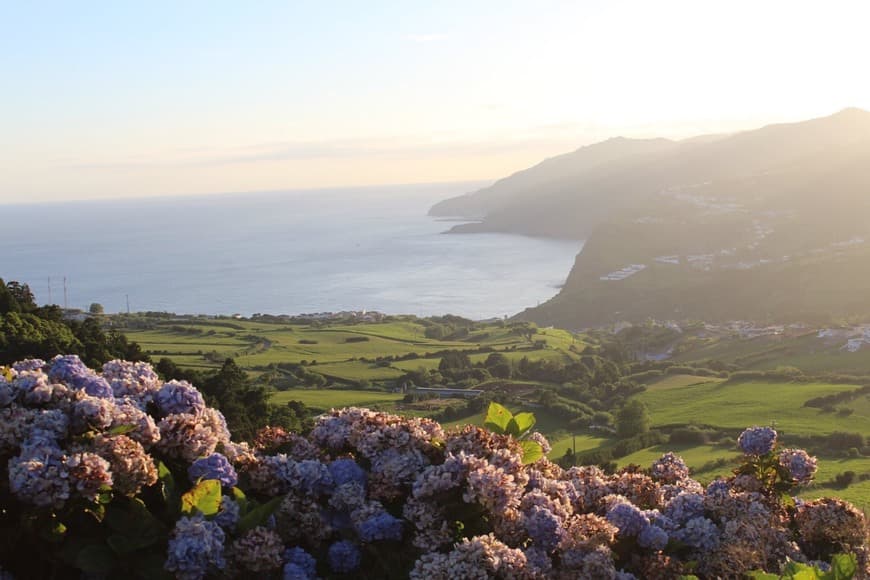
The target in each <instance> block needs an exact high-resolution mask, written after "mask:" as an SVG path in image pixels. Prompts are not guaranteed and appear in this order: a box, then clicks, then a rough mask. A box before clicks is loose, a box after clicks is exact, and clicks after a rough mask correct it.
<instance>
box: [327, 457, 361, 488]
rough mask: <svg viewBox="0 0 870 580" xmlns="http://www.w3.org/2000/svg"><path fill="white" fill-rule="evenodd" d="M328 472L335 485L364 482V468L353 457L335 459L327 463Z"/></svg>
mask: <svg viewBox="0 0 870 580" xmlns="http://www.w3.org/2000/svg"><path fill="white" fill-rule="evenodd" d="M329 473H330V475H332V479H333V481H335V485H336V486H339V485H344V484H345V483H354V482H355V483H359V484H360V485H365V484H366V472H365V470H364V469H363V468H362V467H360V466H359V464H358V463H357V462H356V461H354V460H353V459H336V460H335V461H333V462H332V463H330V464H329Z"/></svg>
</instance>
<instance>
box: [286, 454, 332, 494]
mask: <svg viewBox="0 0 870 580" xmlns="http://www.w3.org/2000/svg"><path fill="white" fill-rule="evenodd" d="M288 483H290V486H291V487H292V488H293V489H297V490H299V491H303V492H305V493H307V494H309V495H322V494H328V493H331V492H332V490H333V489H334V488H335V482H334V481H333V480H332V475H330V473H329V468H327V467H326V466H325V465H324V464H322V463H321V462H320V461H317V460H316V459H305V460H303V461H296V462H293V463H291V470H290V479H289V481H288Z"/></svg>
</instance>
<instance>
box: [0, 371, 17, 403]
mask: <svg viewBox="0 0 870 580" xmlns="http://www.w3.org/2000/svg"><path fill="white" fill-rule="evenodd" d="M14 398H15V391H14V390H13V389H12V385H10V384H9V383H7V382H6V381H5V380H4V379H3V376H2V375H0V407H8V406H9V404H10V403H11V402H12V400H13V399H14Z"/></svg>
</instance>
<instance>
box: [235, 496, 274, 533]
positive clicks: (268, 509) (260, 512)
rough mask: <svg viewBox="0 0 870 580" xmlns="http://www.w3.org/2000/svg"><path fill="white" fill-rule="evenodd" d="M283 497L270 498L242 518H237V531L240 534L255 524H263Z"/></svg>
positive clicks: (252, 527) (255, 525)
mask: <svg viewBox="0 0 870 580" xmlns="http://www.w3.org/2000/svg"><path fill="white" fill-rule="evenodd" d="M283 499H284V498H283V497H275V498H272V499H270V500H269V501H267V502H266V503H264V504H262V505H258V506H257V507H255V508H254V509H252V510H251V511H249V512H248V513H247V514H245V515H244V516H242V518H241V519H239V524H238V526H237V528H238V530H239V533H240V534H242V533H244V532H247V531H249V530H253V529H254V528H256V527H257V526H260V525H263V524H264V523H265V522H266V520H267V519H269V516H271V515H272V514H273V513H274V512H275V510H276V509H278V506H279V505H281V502H282V501H283Z"/></svg>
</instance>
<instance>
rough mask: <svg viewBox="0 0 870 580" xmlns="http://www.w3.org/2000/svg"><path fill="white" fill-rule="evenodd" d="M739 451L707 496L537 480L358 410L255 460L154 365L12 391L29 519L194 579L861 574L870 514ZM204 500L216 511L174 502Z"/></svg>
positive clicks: (478, 449)
mask: <svg viewBox="0 0 870 580" xmlns="http://www.w3.org/2000/svg"><path fill="white" fill-rule="evenodd" d="M532 439H533V440H535V441H537V442H538V443H539V444H540V445H541V446H542V448H543V449H547V447H548V443H547V442H546V439H545V438H543V437H542V436H533V437H532ZM739 446H740V448H741V449H742V450H743V452H744V453H745V458H744V462H743V465H742V466H741V467H740V468H739V469H738V470H737V472H736V473H735V475H734V476H733V477H729V478H723V479H719V480H716V481H714V482H713V483H711V484H709V485H708V486H707V487H706V488H705V487H703V486H701V485H700V484H699V483H698V482H697V481H695V480H694V479H692V478H691V477H690V474H689V469H688V468H687V466H686V464H685V462H684V461H683V460H682V459H681V458H680V457H679V456H677V455H675V454H673V453H668V454H665V455H664V456H662V457H661V458H660V459H659V460H657V461H656V462H654V463H653V464H652V466H651V467H650V469H648V470H643V469H639V468H633V469H626V470H622V471H619V472H617V473H612V474H606V473H604V472H603V471H602V470H601V469H599V468H597V467H591V466H585V467H572V468H570V469H563V468H561V467H560V466H559V465H556V464H555V463H552V462H550V461H549V460H547V459H545V458H543V459H538V460H537V461H534V462H533V463H531V464H526V463H524V461H523V458H524V455H523V448H522V446H521V445H520V444H519V442H518V441H517V440H516V439H514V438H513V437H512V436H509V435H504V434H493V433H490V432H488V431H486V430H484V429H480V428H478V427H472V426H467V427H463V428H461V429H457V430H452V431H446V432H445V431H444V430H443V429H442V428H441V426H440V425H438V424H437V423H435V422H433V421H430V420H427V419H416V418H403V417H399V416H395V415H390V414H387V413H380V412H374V411H370V410H367V409H358V408H348V409H342V410H333V411H331V412H330V413H327V414H325V415H323V416H321V417H320V418H318V420H317V422H316V424H315V425H314V428H313V430H312V431H311V432H310V433H309V434H308V435H307V436H303V435H300V434H294V433H288V432H286V431H284V430H282V429H278V428H266V429H264V430H261V431H260V432H259V433H258V435H257V437H256V439H255V441H254V442H253V444H252V445H248V444H246V443H237V442H233V441H232V440H231V436H230V433H229V431H228V429H227V426H226V422H225V421H224V418H223V416H222V415H221V414H220V413H219V412H218V411H217V410H215V409H212V408H209V407H208V406H207V405H205V402H204V399H203V397H202V395H201V393H199V391H197V390H196V389H195V388H194V387H193V386H191V385H190V384H188V383H184V382H175V381H171V382H168V383H163V382H162V381H160V380H159V378H158V377H157V376H156V374H154V372H153V370H151V368H150V366H148V365H144V364H141V363H136V364H131V363H125V362H122V361H113V362H111V363H108V364H107V365H105V366H104V367H103V371H102V374H100V373H96V372H93V371H91V370H90V369H87V368H86V367H85V366H84V365H82V364H81V361H79V360H78V359H77V358H76V357H71V356H68V357H58V358H56V359H54V360H52V361H49V362H48V363H45V362H43V361H22V362H21V363H17V364H16V365H15V366H14V367H13V368H12V370H11V371H10V372H8V373H5V377H4V375H2V374H0V459H2V460H3V463H2V465H6V466H7V467H6V471H7V476H8V482H9V487H8V489H9V493H10V494H11V497H12V498H14V500H16V501H17V502H18V503H19V504H20V505H17V506H15V510H16V511H20V512H22V513H25V514H26V515H27V517H31V516H32V517H43V518H46V519H45V521H48V522H50V523H51V522H55V519H53V518H58V517H60V516H59V515H58V514H64V513H70V512H72V511H73V510H74V508H76V507H82V506H84V507H83V509H85V510H86V513H88V514H90V516H89V517H93V516H96V517H97V520H95V521H104V523H105V525H107V526H114V527H113V528H112V529H111V533H112V534H116V535H117V534H118V530H119V526H120V525H121V523H120V522H126V524H125V525H129V526H133V528H134V530H135V531H133V532H131V533H133V534H134V537H133V538H132V539H128V540H126V541H128V542H142V544H141V545H142V546H145V547H142V548H132V549H131V551H133V552H135V551H136V550H140V551H142V550H145V549H146V548H147V549H152V550H154V551H155V553H154V554H152V555H156V556H158V557H160V558H161V562H162V564H163V567H164V569H165V570H166V571H168V572H170V573H171V574H173V575H175V577H177V578H182V579H200V578H207V577H227V578H234V577H252V576H255V577H270V578H272V577H277V576H282V577H283V578H286V579H297V580H313V579H315V578H318V577H333V576H334V575H343V577H354V576H357V575H361V576H365V577H411V578H418V579H423V578H425V579H426V580H437V579H441V578H444V579H448V578H450V579H452V578H517V579H530V580H537V579H541V580H543V579H548V578H607V579H618V580H629V579H631V578H671V577H679V576H681V575H686V574H695V575H697V576H699V577H701V578H719V577H742V576H744V575H745V574H746V573H747V572H749V571H751V570H767V571H772V572H777V573H778V572H780V571H781V570H782V567H783V566H784V565H785V563H786V562H788V561H789V560H793V561H798V562H811V561H813V562H814V561H818V560H829V559H830V558H831V556H832V555H834V554H836V553H839V552H851V553H853V554H855V555H857V556H858V559H859V563H860V564H861V565H862V566H866V564H867V562H866V559H867V554H868V553H870V552H868V541H867V531H866V530H867V526H866V520H865V518H864V515H863V514H862V513H861V512H860V511H858V510H856V509H855V508H854V507H852V506H850V505H849V504H847V503H845V502H842V501H839V500H824V499H823V500H816V501H811V502H800V501H798V502H796V503H795V502H791V501H790V500H789V501H783V499H782V498H783V493H785V492H788V491H791V490H793V489H794V488H795V487H796V486H798V485H803V484H806V483H808V482H809V481H811V479H812V477H813V475H814V473H815V470H816V460H815V459H814V458H812V457H810V456H809V455H807V454H806V453H805V452H803V451H801V450H795V449H782V450H777V442H776V432H775V431H774V430H772V429H769V428H758V427H755V428H751V429H748V430H747V431H745V432H744V433H743V434H742V435H741V436H740V439H739ZM167 474H168V475H167ZM173 474H174V477H172V475H173ZM159 478H160V483H159V484H158V479H159ZM215 481H217V482H219V483H220V485H217V484H215V483H214V482H215ZM193 486H196V489H197V490H200V489H208V490H210V491H209V492H208V493H207V494H206V493H203V494H202V497H199V496H196V497H194V498H193V499H188V500H187V504H185V503H184V502H182V501H180V500H178V498H177V496H178V495H179V494H181V493H184V491H185V490H188V493H187V495H186V496H185V497H188V496H191V497H193V490H192V489H191V488H193ZM175 488H177V489H175ZM783 490H785V491H783ZM173 494H175V496H176V497H175V499H172V498H173ZM206 496H207V497H206ZM218 496H220V500H219V505H218ZM197 498H199V499H197ZM200 500H201V501H202V502H203V503H202V505H201V506H200V505H199V504H196V505H197V507H195V508H190V505H189V504H190V503H191V502H193V503H196V502H197V501H200ZM160 501H166V502H171V501H175V502H176V503H171V504H168V505H162V504H161V505H158V504H159V502H160ZM155 502H158V503H155ZM179 505H186V506H187V507H186V508H185V509H186V510H187V511H182V512H181V515H180V516H179V515H178V514H179V510H180V507H179ZM122 506H123V507H122ZM152 508H155V509H153V511H148V510H152ZM200 508H201V509H200ZM119 510H133V511H128V512H123V511H119ZM135 510H139V511H135ZM152 513H153V514H158V516H159V517H158V516H155V515H152ZM34 514H36V515H34ZM122 514H127V516H123V515H122ZM101 517H104V518H105V519H104V520H100V519H99V518H101ZM159 518H163V521H162V522H161V521H158V519H159ZM28 521H30V520H28ZM155 522H156V523H155ZM52 525H54V524H52ZM46 529H48V530H49V531H51V530H55V532H56V533H58V534H62V531H58V530H62V528H61V526H57V525H54V527H48V528H46ZM40 533H43V534H45V533H47V532H45V531H44V530H43V531H42V532H40ZM161 534H162V535H161ZM111 537H113V538H114V539H117V538H115V536H111ZM114 539H113V541H114ZM53 541H58V540H57V538H55V539H54V540H53ZM146 541H147V542H150V543H145V542H146ZM119 542H121V541H120V540H119ZM129 545H132V546H139V545H140V544H139V543H133V544H129ZM116 546H118V547H120V548H124V547H126V546H125V545H124V544H123V543H117V544H116ZM49 552H51V551H50V550H47V551H46V553H49ZM73 560H75V559H73ZM83 561H84V560H83ZM6 564H7V563H6V562H2V561H0V566H3V567H4V568H5V567H7V566H6ZM65 565H67V564H65ZM116 571H117V570H113V572H116ZM79 575H81V574H79ZM104 575H108V576H111V575H112V574H110V573H106V574H104Z"/></svg>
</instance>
